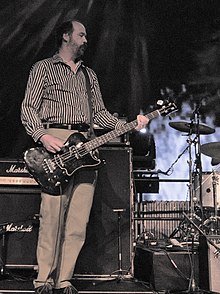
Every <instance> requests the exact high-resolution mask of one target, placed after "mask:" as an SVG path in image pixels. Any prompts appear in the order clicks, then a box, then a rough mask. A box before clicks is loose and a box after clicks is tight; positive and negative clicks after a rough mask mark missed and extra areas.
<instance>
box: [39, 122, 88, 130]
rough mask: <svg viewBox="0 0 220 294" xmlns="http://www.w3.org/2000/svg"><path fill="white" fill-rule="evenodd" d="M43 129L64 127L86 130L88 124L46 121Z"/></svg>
mask: <svg viewBox="0 0 220 294" xmlns="http://www.w3.org/2000/svg"><path fill="white" fill-rule="evenodd" d="M44 128H45V129H51V128H54V129H66V130H76V131H80V132H87V131H88V129H89V125H88V124H86V123H81V124H57V123H53V124H50V123H46V124H44Z"/></svg>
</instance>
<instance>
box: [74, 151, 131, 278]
mask: <svg viewBox="0 0 220 294" xmlns="http://www.w3.org/2000/svg"><path fill="white" fill-rule="evenodd" d="M100 157H101V158H102V159H104V160H105V164H104V165H103V166H102V167H101V168H100V170H99V176H98V182H97V187H96V191H95V195H94V202H93V207H92V210H91V215H90V221H89V225H88V229H87V239H86V242H85V244H84V247H83V249H82V251H81V253H80V256H79V258H78V261H77V265H76V271H75V272H76V273H77V274H83V275H84V274H91V275H94V274H96V275H97V274H100V275H108V274H111V273H112V272H113V271H115V270H117V269H118V213H117V212H114V211H113V210H114V209H123V210H124V211H123V212H121V221H120V222H121V243H122V268H123V269H124V270H128V271H129V270H130V266H131V252H132V240H131V239H132V238H131V204H132V193H131V184H132V183H131V149H130V148H128V147H102V148H100Z"/></svg>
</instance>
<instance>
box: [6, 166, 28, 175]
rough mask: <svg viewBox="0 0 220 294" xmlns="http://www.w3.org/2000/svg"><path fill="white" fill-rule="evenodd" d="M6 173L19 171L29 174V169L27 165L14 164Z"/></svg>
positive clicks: (17, 172)
mask: <svg viewBox="0 0 220 294" xmlns="http://www.w3.org/2000/svg"><path fill="white" fill-rule="evenodd" d="M6 173H7V174H19V173H22V174H26V173H27V174H28V170H27V168H26V167H25V166H24V167H18V166H16V164H12V165H11V166H10V167H9V168H7V169H6Z"/></svg>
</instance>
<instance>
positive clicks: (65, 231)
mask: <svg viewBox="0 0 220 294" xmlns="http://www.w3.org/2000/svg"><path fill="white" fill-rule="evenodd" d="M57 45H58V53H57V54H56V55H54V56H53V57H52V58H48V59H44V60H41V61H39V62H37V63H36V64H35V65H34V66H33V67H32V69H31V72H30V75H29V79H28V83H27V88H26V92H25V98H24V100H23V102H22V107H21V119H22V123H23V125H24V127H25V128H26V131H27V133H28V134H29V135H31V136H32V138H33V139H34V141H35V142H39V143H40V144H42V145H43V146H44V147H45V148H46V149H47V150H48V151H49V152H52V153H56V152H59V151H60V150H61V148H62V147H64V143H65V141H66V140H67V138H68V137H69V136H70V134H72V133H74V132H81V133H82V134H84V135H85V136H86V137H88V131H89V125H90V116H91V114H92V118H91V119H92V120H93V122H94V123H96V124H98V125H100V126H101V127H104V128H108V129H114V128H116V129H117V128H119V127H120V126H122V123H121V122H120V121H119V120H118V119H117V118H116V117H114V116H113V115H111V114H110V113H109V112H108V111H107V109H106V108H105V106H104V103H103V100H102V96H101V93H100V88H99V84H98V80H97V77H96V74H95V73H94V71H93V70H92V69H90V68H88V67H85V66H84V65H83V64H82V61H81V60H80V57H81V56H82V55H83V53H84V51H85V49H86V46H87V39H86V29H85V27H84V25H83V24H82V23H81V22H79V21H76V20H73V21H67V22H65V23H63V24H62V25H61V26H60V27H59V28H58V30H57ZM83 68H84V69H86V71H87V73H88V75H89V83H90V87H91V93H92V98H91V101H90V103H89V102H88V99H89V98H88V94H87V91H86V78H85V75H84V73H83V70H82V69H83ZM89 104H91V107H89ZM90 108H92V111H90ZM137 122H138V125H137V127H136V128H137V129H140V128H142V127H145V126H146V124H147V123H148V119H147V118H145V117H144V116H142V115H138V116H137ZM96 178H97V171H95V170H90V171H88V170H85V169H80V170H79V171H78V172H77V173H75V174H74V175H73V179H72V180H71V183H70V184H69V185H68V187H67V189H65V191H61V193H60V194H61V195H60V196H52V195H49V194H47V193H43V192H42V193H41V208H40V229H39V238H38V246H37V261H38V276H37V278H36V280H35V281H34V287H35V293H52V289H55V290H54V293H78V292H77V290H76V289H75V288H74V287H73V286H72V285H71V282H70V280H71V278H72V275H73V272H74V267H75V263H76V260H77V257H78V255H79V252H80V250H81V248H82V246H83V244H84V241H85V234H86V226H87V223H88V220H89V214H90V210H91V206H92V201H93V194H94V190H95V184H96Z"/></svg>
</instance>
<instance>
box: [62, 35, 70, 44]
mask: <svg viewBox="0 0 220 294" xmlns="http://www.w3.org/2000/svg"><path fill="white" fill-rule="evenodd" d="M69 37H70V36H69V34H68V33H64V34H63V40H64V42H68V41H69Z"/></svg>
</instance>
